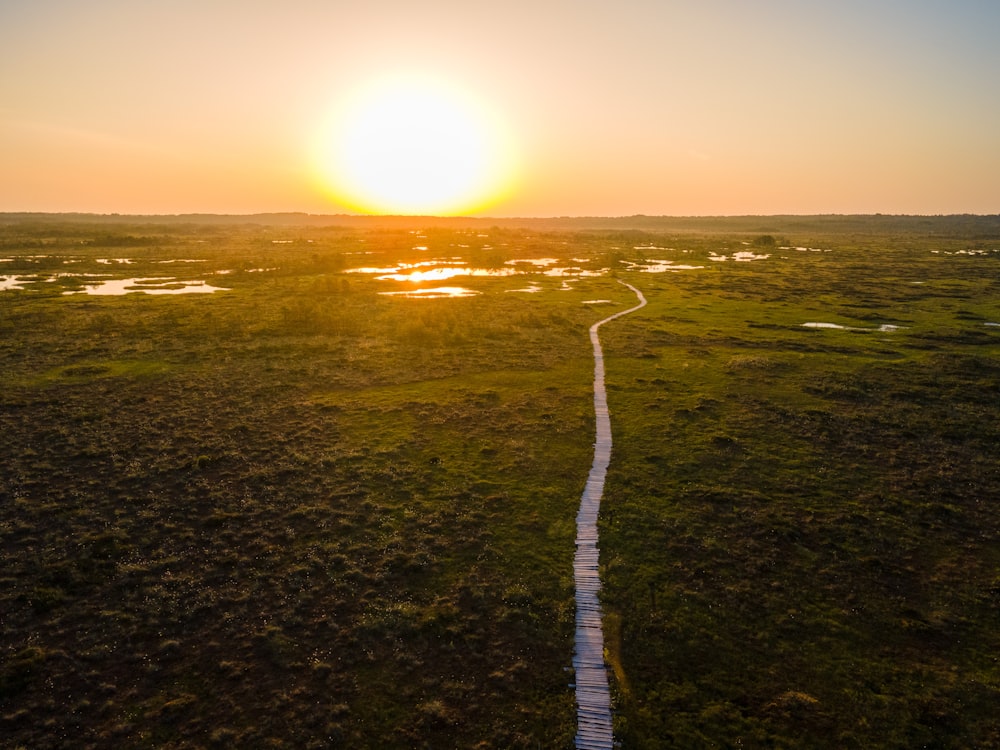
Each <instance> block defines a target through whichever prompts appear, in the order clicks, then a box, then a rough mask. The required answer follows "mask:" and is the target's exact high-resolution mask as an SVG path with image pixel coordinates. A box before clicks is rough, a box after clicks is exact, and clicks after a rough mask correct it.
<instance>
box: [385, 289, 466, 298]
mask: <svg viewBox="0 0 1000 750" xmlns="http://www.w3.org/2000/svg"><path fill="white" fill-rule="evenodd" d="M379 294H384V295H385V296H386V297H414V298H416V299H443V298H449V299H454V298H458V297H475V296H476V295H477V294H479V292H477V291H475V290H473V289H466V288H465V287H461V286H438V287H434V288H432V289H414V290H412V291H408V292H379Z"/></svg>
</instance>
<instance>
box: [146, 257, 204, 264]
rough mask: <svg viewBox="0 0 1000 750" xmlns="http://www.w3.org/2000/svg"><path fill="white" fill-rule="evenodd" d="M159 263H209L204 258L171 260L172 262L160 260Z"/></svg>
mask: <svg viewBox="0 0 1000 750" xmlns="http://www.w3.org/2000/svg"><path fill="white" fill-rule="evenodd" d="M156 262H157V263H162V264H166V263H208V261H207V260H205V259H204V258H171V259H170V260H158V261H156Z"/></svg>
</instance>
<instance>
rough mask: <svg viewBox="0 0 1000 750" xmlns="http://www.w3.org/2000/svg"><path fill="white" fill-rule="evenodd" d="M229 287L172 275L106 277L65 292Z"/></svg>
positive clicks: (162, 291)
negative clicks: (76, 289) (77, 289)
mask: <svg viewBox="0 0 1000 750" xmlns="http://www.w3.org/2000/svg"><path fill="white" fill-rule="evenodd" d="M227 291H229V290H228V289H223V288H221V287H217V286H212V285H210V284H206V283H205V282H204V281H177V280H176V279H174V278H171V277H156V278H148V279H106V280H105V281H99V282H97V283H95V284H85V285H84V288H83V289H81V290H79V291H72V292H63V294H65V295H70V294H87V295H90V296H94V297H108V296H111V297H117V296H120V295H123V294H132V293H141V294H211V293H212V292H227Z"/></svg>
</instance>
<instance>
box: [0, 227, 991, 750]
mask: <svg viewBox="0 0 1000 750" xmlns="http://www.w3.org/2000/svg"><path fill="white" fill-rule="evenodd" d="M998 281H1000V219H998V218H997V217H995V216H994V217H988V216H982V217H973V216H952V217H900V216H896V217H891V216H882V217H880V216H863V217H862V216H858V217H850V216H825V217H803V216H799V217H784V218H783V217H748V218H727V219H657V218H650V217H641V216H638V217H631V218H627V219H607V220H600V219H577V220H522V221H517V220H476V219H459V218H456V219H448V220H445V219H438V220H434V219H427V220H422V219H420V218H407V219H402V218H400V219H391V218H375V217H367V218H365V217H347V216H342V217H338V216H329V217H317V216H306V215H273V216H256V217H250V216H245V217H211V216H190V217H177V216H174V217H126V216H121V217H109V216H103V217H99V216H83V215H80V216H72V215H15V214H6V215H3V216H2V217H0V376H2V388H0V530H2V534H0V539H2V540H3V560H4V564H3V569H2V571H0V576H2V578H3V582H2V585H0V618H2V628H0V735H2V736H3V737H4V738H5V739H4V741H3V743H4V746H5V747H23V748H57V747H80V748H83V747H129V748H144V747H148V748H154V747H155V748H187V747H247V748H250V747H272V748H326V747H350V748H423V747H427V748H445V747H482V748H486V747H491V748H492V747H509V748H537V747H546V748H568V747H572V745H573V742H574V734H575V733H576V731H577V727H576V714H575V706H574V693H573V687H572V685H573V683H574V674H573V670H572V655H573V636H574V585H573V555H574V537H575V534H576V529H575V517H576V513H577V508H578V506H579V503H580V497H581V493H582V492H583V489H584V483H585V482H586V480H587V473H588V470H589V468H590V465H591V460H592V457H593V444H594V424H595V414H594V404H593V400H592V390H591V389H592V379H593V373H594V360H593V356H592V352H591V349H590V343H589V341H588V328H589V327H590V326H591V325H592V324H593V323H594V322H596V321H598V320H600V319H603V318H606V317H608V316H609V315H611V314H613V313H615V312H618V311H621V310H625V309H627V308H630V307H633V306H634V305H635V295H633V294H632V292H631V291H630V290H629V289H628V288H627V287H625V286H624V285H623V284H621V283H619V282H626V283H628V284H630V285H632V286H634V287H635V288H636V289H638V290H640V291H641V292H642V294H643V295H644V296H645V298H646V299H647V300H648V305H647V306H646V307H644V308H642V309H640V310H637V311H635V312H633V313H631V314H629V315H627V316H624V317H621V318H619V319H617V320H614V321H612V322H610V323H608V324H606V325H605V326H604V327H602V328H601V333H600V335H601V341H602V344H603V348H604V364H605V368H606V386H607V398H608V406H609V413H610V418H611V429H612V433H613V437H614V447H613V451H612V455H611V462H610V467H609V470H608V475H607V484H606V486H605V490H604V499H603V501H602V504H601V510H600V518H599V524H598V526H599V534H600V542H599V548H600V563H599V570H600V577H601V582H602V588H601V594H600V599H601V603H602V607H603V619H604V638H605V647H604V650H605V659H606V662H607V664H608V668H609V673H610V682H611V692H612V709H613V717H614V732H615V738H616V740H617V741H618V742H619V743H620V746H621V747H623V748H655V747H683V748H696V747H742V748H758V747H760V748H763V747H768V748H803V747H810V748H869V747H876V746H878V747H897V748H914V747H928V748H970V747H997V746H1000V718H998V716H997V713H996V706H997V704H998V701H1000V670H998V668H997V655H998V654H1000V621H998V617H1000V614H998V613H1000V574H998V571H1000V510H998V508H997V499H998V498H1000V468H998V462H997V446H998V445H1000V294H998V286H997V284H998Z"/></svg>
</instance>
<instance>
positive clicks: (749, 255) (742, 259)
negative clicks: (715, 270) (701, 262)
mask: <svg viewBox="0 0 1000 750" xmlns="http://www.w3.org/2000/svg"><path fill="white" fill-rule="evenodd" d="M770 257H771V254H770V253H767V254H765V255H757V254H756V253H753V252H750V251H749V250H740V251H738V252H735V253H733V254H732V255H717V254H715V253H709V254H708V259H709V260H710V261H712V262H713V263H725V262H726V261H727V260H734V261H736V262H737V263H750V262H752V261H755V260H767V259H768V258H770Z"/></svg>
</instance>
